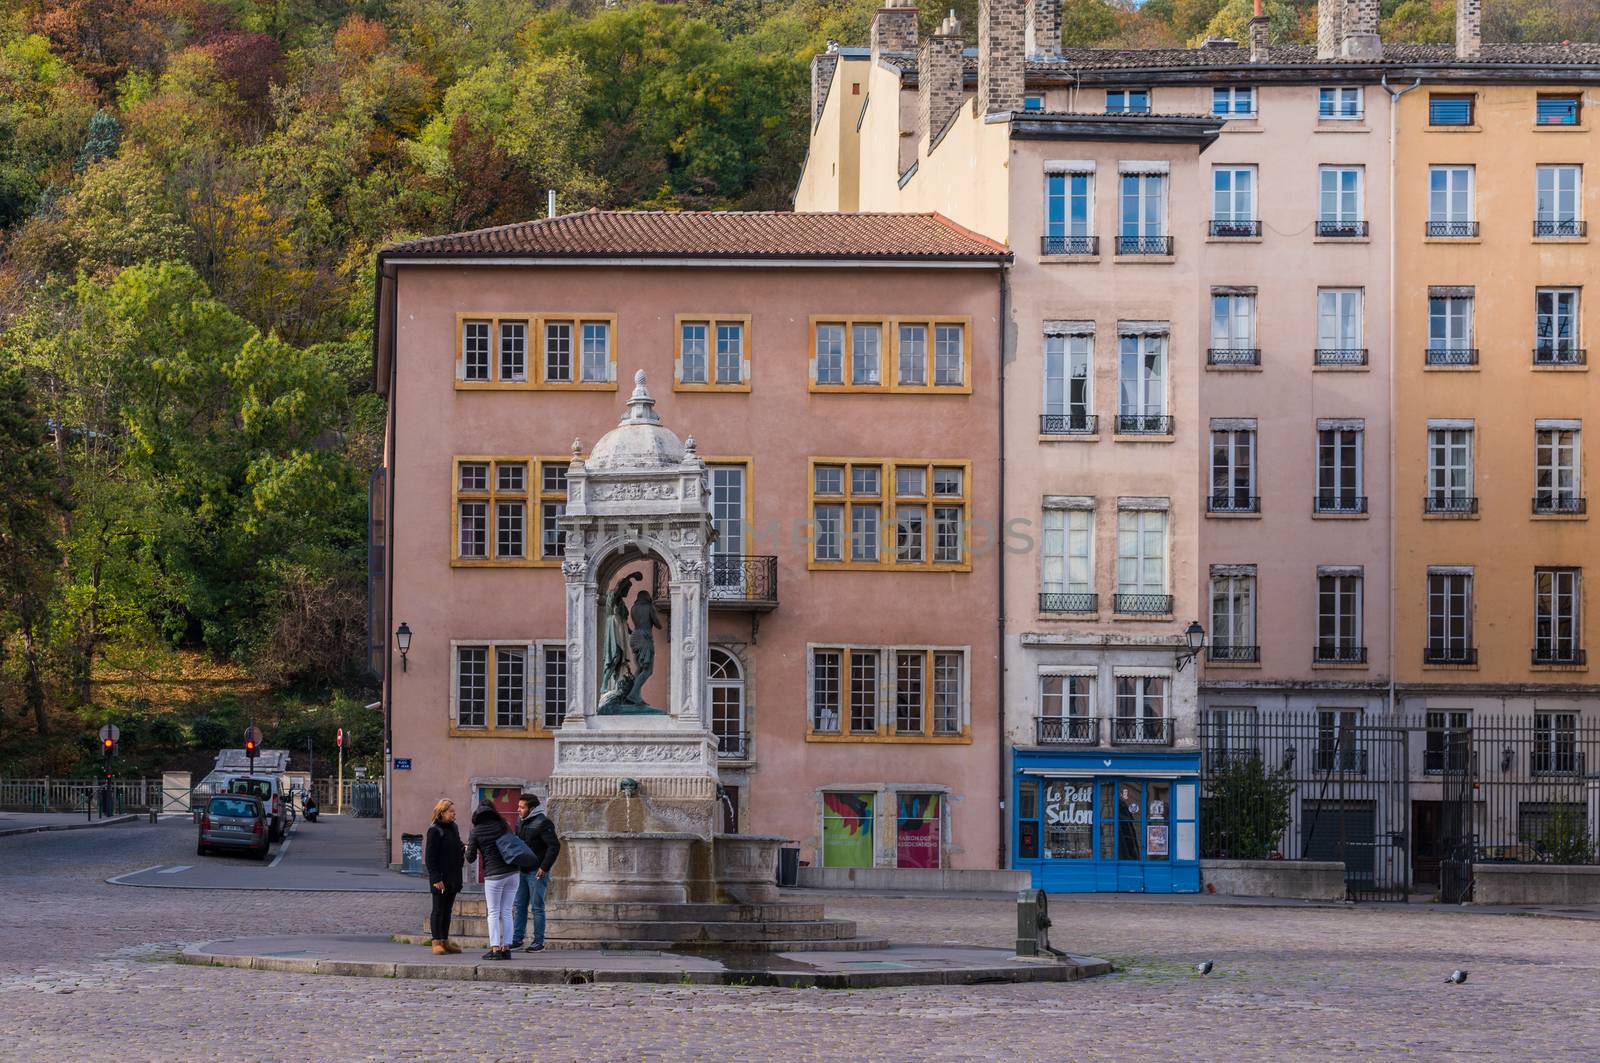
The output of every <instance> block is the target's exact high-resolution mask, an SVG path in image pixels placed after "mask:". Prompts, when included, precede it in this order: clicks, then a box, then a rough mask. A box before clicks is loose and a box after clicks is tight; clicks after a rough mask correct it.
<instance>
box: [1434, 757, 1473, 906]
mask: <svg viewBox="0 0 1600 1063" xmlns="http://www.w3.org/2000/svg"><path fill="white" fill-rule="evenodd" d="M1443 760H1444V764H1443V766H1442V770H1441V771H1440V783H1441V784H1442V785H1441V797H1442V801H1441V802H1440V814H1439V838H1440V859H1439V899H1440V900H1441V901H1443V902H1444V903H1445V904H1465V903H1466V902H1467V901H1469V900H1471V899H1472V853H1473V850H1474V848H1475V847H1476V845H1477V835H1476V834H1475V833H1474V832H1473V829H1472V821H1473V817H1472V795H1473V791H1474V789H1475V785H1476V780H1475V778H1474V776H1475V775H1476V768H1477V756H1476V755H1475V754H1474V753H1473V752H1472V731H1471V730H1470V729H1452V730H1449V731H1446V732H1445V734H1444V756H1443Z"/></svg>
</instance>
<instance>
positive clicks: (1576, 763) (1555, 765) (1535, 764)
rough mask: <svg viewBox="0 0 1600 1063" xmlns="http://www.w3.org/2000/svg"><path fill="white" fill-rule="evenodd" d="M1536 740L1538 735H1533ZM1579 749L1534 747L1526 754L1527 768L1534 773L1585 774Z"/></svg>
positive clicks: (1583, 761) (1581, 752)
mask: <svg viewBox="0 0 1600 1063" xmlns="http://www.w3.org/2000/svg"><path fill="white" fill-rule="evenodd" d="M1534 740H1535V741H1538V736H1537V735H1536V736H1534ZM1583 754H1584V751H1583V750H1581V749H1562V748H1560V747H1559V743H1558V745H1557V748H1555V749H1535V750H1534V751H1533V752H1531V753H1529V754H1528V770H1529V771H1530V772H1531V773H1533V774H1534V775H1580V776H1581V775H1587V774H1589V773H1588V771H1586V770H1585V768H1586V764H1585V758H1584V755H1583Z"/></svg>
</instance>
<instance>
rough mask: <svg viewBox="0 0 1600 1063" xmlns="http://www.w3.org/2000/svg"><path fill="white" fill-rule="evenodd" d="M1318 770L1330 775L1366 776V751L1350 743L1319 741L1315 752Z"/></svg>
mask: <svg viewBox="0 0 1600 1063" xmlns="http://www.w3.org/2000/svg"><path fill="white" fill-rule="evenodd" d="M1313 759H1314V760H1315V761H1316V769H1315V770H1317V771H1320V772H1325V773H1328V774H1333V773H1339V774H1343V775H1365V774H1366V773H1367V751H1366V749H1364V748H1362V747H1359V746H1353V745H1351V744H1350V743H1349V742H1347V741H1346V742H1340V741H1337V740H1330V741H1326V742H1325V741H1323V740H1322V739H1320V738H1319V739H1318V740H1317V745H1316V748H1315V749H1314V750H1313Z"/></svg>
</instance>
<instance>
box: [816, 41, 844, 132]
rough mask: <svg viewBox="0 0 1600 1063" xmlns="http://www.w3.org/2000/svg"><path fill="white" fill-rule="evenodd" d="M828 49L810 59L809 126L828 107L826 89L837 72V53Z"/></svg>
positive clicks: (819, 118) (818, 118) (830, 48)
mask: <svg viewBox="0 0 1600 1063" xmlns="http://www.w3.org/2000/svg"><path fill="white" fill-rule="evenodd" d="M832 43H833V42H831V41H830V42H829V45H830V47H829V48H828V50H827V51H826V52H824V53H822V54H821V55H814V56H812V57H811V124H812V125H816V124H817V122H818V121H820V120H821V118H822V109H823V108H824V107H826V106H827V105H828V88H829V86H831V85H832V84H833V75H834V74H836V73H838V72H839V53H838V52H837V51H836V50H834V48H833V47H831V45H832Z"/></svg>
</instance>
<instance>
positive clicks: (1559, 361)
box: [1533, 340, 1589, 365]
mask: <svg viewBox="0 0 1600 1063" xmlns="http://www.w3.org/2000/svg"><path fill="white" fill-rule="evenodd" d="M1588 362H1589V352H1588V351H1586V350H1584V349H1583V348H1582V347H1575V346H1573V345H1572V343H1571V342H1570V341H1566V340H1563V341H1561V342H1557V343H1541V344H1539V346H1537V347H1535V348H1534V349H1533V364H1534V365H1587V364H1588Z"/></svg>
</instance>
